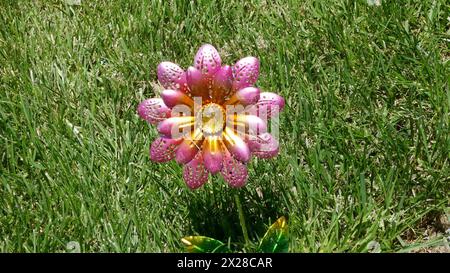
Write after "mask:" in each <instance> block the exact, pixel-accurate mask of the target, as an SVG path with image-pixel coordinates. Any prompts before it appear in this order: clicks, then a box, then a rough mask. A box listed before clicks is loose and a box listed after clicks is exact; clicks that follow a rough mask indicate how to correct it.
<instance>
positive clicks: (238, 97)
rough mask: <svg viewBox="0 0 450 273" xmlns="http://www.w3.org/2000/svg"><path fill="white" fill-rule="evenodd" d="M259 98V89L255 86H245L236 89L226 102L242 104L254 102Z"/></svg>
mask: <svg viewBox="0 0 450 273" xmlns="http://www.w3.org/2000/svg"><path fill="white" fill-rule="evenodd" d="M259 99H260V91H259V89H258V88H255V87H246V88H243V89H240V90H239V91H237V92H236V93H235V94H234V95H233V96H232V97H231V98H230V99H229V100H228V101H227V102H226V104H229V105H230V104H241V105H243V106H247V105H251V104H255V103H257V102H258V100H259Z"/></svg>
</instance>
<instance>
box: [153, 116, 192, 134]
mask: <svg viewBox="0 0 450 273" xmlns="http://www.w3.org/2000/svg"><path fill="white" fill-rule="evenodd" d="M193 125H194V117H191V116H187V117H171V118H168V119H166V120H163V121H162V122H160V123H159V124H158V127H157V129H158V132H159V133H160V134H162V135H165V136H168V137H172V138H180V137H182V136H183V135H185V134H187V133H190V132H191V127H192V126H193Z"/></svg>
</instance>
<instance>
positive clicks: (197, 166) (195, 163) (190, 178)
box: [183, 153, 208, 190]
mask: <svg viewBox="0 0 450 273" xmlns="http://www.w3.org/2000/svg"><path fill="white" fill-rule="evenodd" d="M183 178H184V181H185V182H186V185H187V186H188V187H189V188H190V189H192V190H194V189H197V188H199V187H200V186H202V185H203V184H205V183H206V181H208V171H207V170H206V168H205V165H203V158H202V153H198V154H197V156H196V157H195V158H194V159H192V160H191V161H190V162H189V163H187V164H186V165H185V166H184V170H183Z"/></svg>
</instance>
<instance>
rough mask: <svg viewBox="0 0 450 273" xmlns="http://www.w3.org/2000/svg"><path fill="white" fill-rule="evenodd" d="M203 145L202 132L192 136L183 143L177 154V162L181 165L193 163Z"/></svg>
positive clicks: (199, 131)
mask: <svg viewBox="0 0 450 273" xmlns="http://www.w3.org/2000/svg"><path fill="white" fill-rule="evenodd" d="M202 143H203V134H202V133H201V130H197V131H196V132H194V133H192V134H191V137H190V138H186V139H184V140H183V142H181V144H180V146H178V149H177V151H176V154H175V160H176V161H177V162H178V163H180V164H186V163H188V162H189V161H191V160H192V159H193V158H194V157H195V156H196V155H197V153H198V151H199V149H200V147H201V146H202Z"/></svg>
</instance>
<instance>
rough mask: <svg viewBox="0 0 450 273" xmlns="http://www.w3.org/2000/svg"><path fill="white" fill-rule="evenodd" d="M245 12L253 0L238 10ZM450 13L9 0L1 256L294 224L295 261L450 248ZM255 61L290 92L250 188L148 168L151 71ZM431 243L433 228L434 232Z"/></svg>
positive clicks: (4, 23) (231, 234)
mask: <svg viewBox="0 0 450 273" xmlns="http://www.w3.org/2000/svg"><path fill="white" fill-rule="evenodd" d="M243 2H246V3H243ZM449 16H450V4H449V2H448V1H445V0H436V1H427V0H426V1H421V0H417V1H406V0H405V1H383V2H382V5H381V6H369V5H368V4H367V2H366V1H365V0H361V1H346V0H344V1H339V0H327V1H313V0H305V1H269V0H267V1H248V2H247V1H217V2H215V1H206V0H204V1H195V2H194V1H192V2H188V1H181V0H180V1H137V0H136V1H125V0H124V1H107V0H104V1H94V0H84V1H82V3H81V5H80V6H70V5H66V4H64V3H63V2H61V1H44V0H42V1H15V0H2V1H1V2H0V251H1V252H65V251H67V249H66V247H67V244H68V243H69V242H71V241H75V242H78V243H79V244H80V246H81V251H83V252H98V251H108V252H109V251H120V252H161V251H162V252H180V251H184V249H183V246H182V243H181V241H180V239H181V238H182V237H183V236H186V235H199V234H201V235H205V236H210V237H214V238H217V239H220V240H222V241H224V242H228V241H231V243H232V247H233V248H235V249H241V248H242V245H243V244H244V238H243V235H242V231H241V226H240V224H239V217H238V212H237V208H236V204H235V202H234V200H235V198H234V195H235V194H238V195H239V196H240V199H241V201H242V206H243V211H244V214H245V219H246V223H247V227H248V229H249V233H250V234H249V235H250V238H251V240H252V241H253V242H256V241H257V239H258V238H260V237H261V236H262V235H263V234H264V231H265V229H266V228H267V226H268V225H270V224H271V223H272V222H273V221H275V220H276V219H277V218H278V217H279V216H282V215H285V216H288V217H289V220H288V223H289V229H290V236H291V237H290V238H291V244H290V250H291V251H292V252H365V251H368V244H369V242H371V241H376V242H378V243H379V244H380V247H381V251H383V252H392V251H409V250H416V249H418V248H420V247H422V246H439V245H443V244H445V243H446V242H445V237H446V236H448V234H447V235H445V230H446V229H448V228H449V226H448V219H446V218H448V217H450V216H449V213H450V211H449V208H450V205H449V200H450V198H449V192H450V164H449V161H450V160H449V158H450V152H449V150H450V149H449V147H450V124H449V123H450V115H449V105H450V91H449V82H450V66H449V64H450V62H449V59H450V40H449V39H450V30H449V29H450V18H449ZM204 43H211V44H213V45H214V46H215V47H216V48H217V49H218V50H219V52H220V54H221V56H222V62H223V63H226V64H233V63H234V62H236V61H237V60H238V59H240V58H241V57H244V56H247V55H252V56H256V57H258V58H260V60H261V73H260V78H259V80H258V82H257V85H258V86H259V87H260V88H261V89H263V90H266V91H273V92H276V93H279V94H281V95H282V96H283V97H284V98H285V99H286V108H285V109H284V111H283V112H282V114H281V116H280V122H281V127H280V142H281V149H280V154H279V155H278V156H277V157H276V158H274V159H270V160H261V159H255V158H254V159H252V160H251V162H250V163H249V174H250V178H249V181H248V184H247V186H246V187H244V188H242V189H240V190H235V189H231V188H229V187H228V186H227V185H226V183H225V182H224V180H223V179H222V178H221V177H220V176H215V177H212V178H211V177H210V180H209V182H208V183H207V184H206V185H205V186H204V187H202V188H200V189H199V190H196V191H191V190H189V189H188V188H187V187H186V186H185V183H184V181H183V178H182V167H181V166H179V165H178V164H176V163H175V162H170V163H167V164H156V163H153V162H151V161H150V159H149V153H148V149H149V145H150V143H151V141H152V140H153V139H154V138H155V137H156V136H157V131H156V129H155V127H152V126H149V125H148V124H147V123H145V122H144V121H142V120H140V119H139V118H138V116H137V114H136V107H137V104H138V103H139V102H140V101H142V100H143V99H144V98H150V97H155V96H158V93H159V91H160V90H159V87H158V84H157V77H156V66H157V65H158V63H160V62H161V61H173V62H175V63H178V64H180V66H182V67H183V68H187V67H188V66H189V65H191V63H192V62H193V57H194V54H195V52H196V51H197V49H198V48H199V47H200V46H201V45H202V44H204ZM431 233H436V235H434V236H430V234H431Z"/></svg>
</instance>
